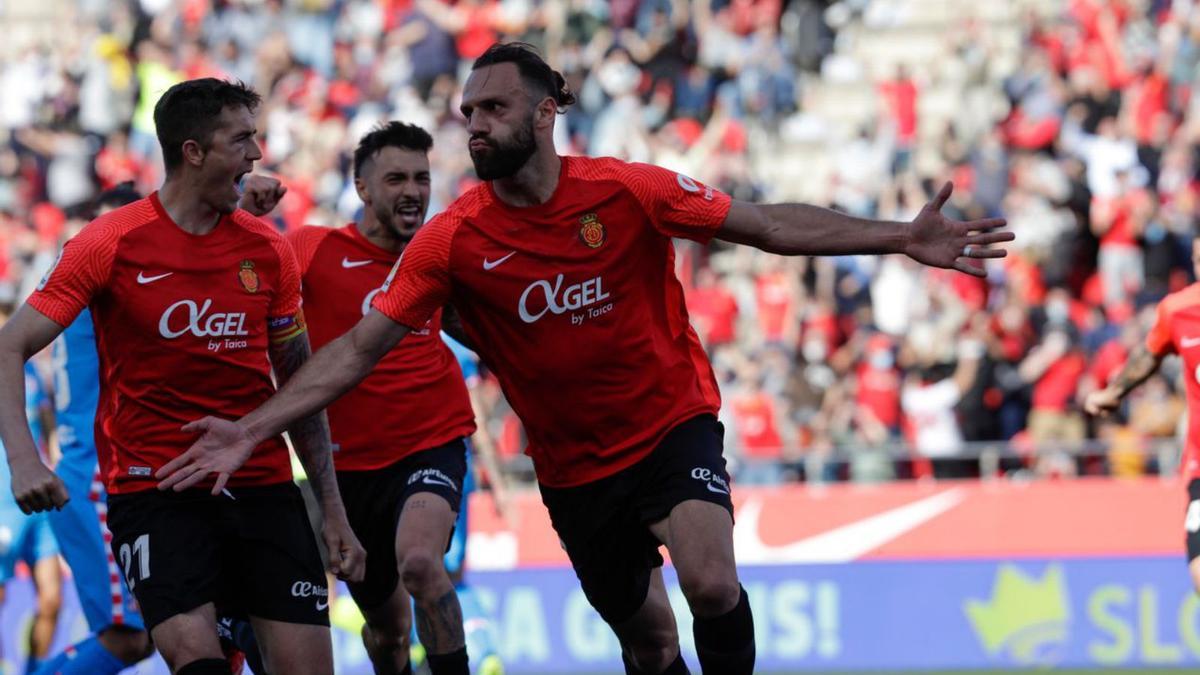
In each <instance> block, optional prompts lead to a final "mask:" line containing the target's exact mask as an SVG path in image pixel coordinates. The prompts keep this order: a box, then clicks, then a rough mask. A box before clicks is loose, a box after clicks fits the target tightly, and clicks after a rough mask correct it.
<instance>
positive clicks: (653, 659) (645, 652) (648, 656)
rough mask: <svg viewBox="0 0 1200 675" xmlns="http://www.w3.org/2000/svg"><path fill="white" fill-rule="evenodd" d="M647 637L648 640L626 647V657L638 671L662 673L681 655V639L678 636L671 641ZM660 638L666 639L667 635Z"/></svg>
mask: <svg viewBox="0 0 1200 675" xmlns="http://www.w3.org/2000/svg"><path fill="white" fill-rule="evenodd" d="M645 637H646V638H647V639H645V640H638V641H637V642H632V643H630V644H627V645H625V651H626V655H627V656H628V658H629V660H630V661H632V662H633V666H634V667H635V668H637V669H638V671H640V672H643V673H661V672H663V671H664V670H666V669H667V666H669V665H671V663H672V662H673V661H674V660H675V655H676V654H678V653H679V637H678V635H676V636H675V639H674V640H671V641H668V640H666V639H653V636H651V635H646V636H645ZM658 637H661V638H666V636H665V635H663V636H658Z"/></svg>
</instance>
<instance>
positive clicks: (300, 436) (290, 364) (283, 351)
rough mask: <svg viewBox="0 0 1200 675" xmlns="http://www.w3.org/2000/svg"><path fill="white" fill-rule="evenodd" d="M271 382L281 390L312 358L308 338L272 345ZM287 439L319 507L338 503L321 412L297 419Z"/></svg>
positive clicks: (325, 427) (293, 339) (325, 424)
mask: <svg viewBox="0 0 1200 675" xmlns="http://www.w3.org/2000/svg"><path fill="white" fill-rule="evenodd" d="M268 353H269V355H270V358H271V367H272V368H273V369H274V370H275V379H276V380H277V381H278V382H279V386H280V387H281V388H282V387H283V386H284V385H285V384H287V382H288V380H290V379H292V375H294V374H295V373H296V371H298V370H300V367H301V366H303V365H304V363H305V362H306V361H308V359H309V357H310V356H312V349H311V347H309V344H308V335H307V334H306V333H301V334H299V335H297V336H296V337H293V338H292V339H290V340H287V341H284V342H279V343H272V344H271V346H270V348H269V351H268ZM287 433H288V437H289V438H291V439H292V445H293V446H294V447H295V448H296V456H297V457H299V458H300V463H301V464H303V465H304V471H305V473H307V474H308V480H309V483H310V484H311V485H312V487H313V492H314V493H315V494H316V496H317V499H318V500H319V501H320V503H321V504H322V506H324V505H325V504H329V503H331V502H336V503H337V504H339V505H340V504H341V496H340V494H339V493H338V489H337V478H336V476H335V475H334V472H333V451H332V447H331V445H332V444H331V441H330V440H329V420H328V418H327V417H326V416H325V411H324V410H318V411H317V412H315V413H313V414H311V415H308V416H307V417H301V418H300V419H298V420H296V421H295V422H292V423H291V424H290V425H288V428H287Z"/></svg>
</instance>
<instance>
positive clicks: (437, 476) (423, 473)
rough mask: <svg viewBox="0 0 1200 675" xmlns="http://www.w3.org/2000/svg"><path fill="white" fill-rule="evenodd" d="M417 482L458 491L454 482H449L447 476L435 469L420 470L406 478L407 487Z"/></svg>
mask: <svg viewBox="0 0 1200 675" xmlns="http://www.w3.org/2000/svg"><path fill="white" fill-rule="evenodd" d="M417 481H420V482H422V483H425V484H426V485H439V486H441V487H448V488H450V489H451V490H458V485H456V484H455V483H454V481H452V480H450V477H449V476H447V475H446V474H444V473H442V472H441V471H438V470H437V469H421V470H420V471H416V472H414V473H413V474H412V475H411V476H409V477H408V484H409V485H412V484H413V483H416V482H417Z"/></svg>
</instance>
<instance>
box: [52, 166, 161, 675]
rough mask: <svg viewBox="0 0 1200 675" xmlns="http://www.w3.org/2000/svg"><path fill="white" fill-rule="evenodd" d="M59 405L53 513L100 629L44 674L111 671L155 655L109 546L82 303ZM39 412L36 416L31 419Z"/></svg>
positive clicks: (70, 336)
mask: <svg viewBox="0 0 1200 675" xmlns="http://www.w3.org/2000/svg"><path fill="white" fill-rule="evenodd" d="M138 199H141V195H139V194H138V193H137V192H136V191H135V190H134V189H133V188H132V187H129V186H120V187H117V188H114V189H112V190H109V191H107V192H105V193H103V194H101V195H100V196H99V197H98V198H97V201H96V204H95V210H96V215H97V216H99V215H101V214H103V213H106V212H108V211H111V210H112V209H115V208H118V207H120V206H124V205H125V204H129V203H131V202H135V201H137V200H138ZM52 350H53V363H54V406H55V411H56V413H57V415H56V417H57V433H58V444H59V447H60V448H61V451H62V458H61V459H59V461H58V465H57V466H56V467H55V472H56V473H57V474H58V476H59V478H61V479H62V481H63V483H64V485H65V486H66V488H67V494H69V495H71V499H70V500H68V501H67V503H66V504H64V505H63V507H62V509H61V510H59V511H51V512H49V513H48V514H45V515H49V519H50V527H51V528H52V529H53V530H54V536H55V537H56V538H57V539H58V544H59V547H60V548H61V549H62V554H63V557H64V558H66V559H67V564H68V565H69V566H70V567H71V572H72V573H73V574H74V578H75V590H76V592H77V593H78V595H79V603H80V605H81V606H82V608H83V614H84V617H85V618H86V619H87V622H88V628H89V629H91V630H92V631H93V634H92V635H91V636H89V637H88V638H87V639H85V640H83V641H82V642H79V643H78V644H75V645H72V646H71V647H68V648H67V649H66V650H65V651H63V652H62V653H61V654H59V655H58V656H56V657H55V658H53V659H51V660H49V661H47V662H46V663H45V664H43V666H42V668H41V670H39V671H38V675H59V674H61V675H84V674H88V675H110V674H115V673H118V672H120V671H121V670H123V669H125V668H127V667H129V666H131V665H133V664H135V663H137V662H138V661H141V660H142V659H144V658H146V657H148V656H150V654H151V653H153V651H154V648H153V646H152V645H151V643H150V636H149V634H147V633H146V628H145V626H144V625H143V623H142V617H141V615H140V614H139V613H138V610H137V605H136V603H135V602H134V599H133V596H132V595H131V594H130V592H129V589H128V588H126V586H125V583H124V582H123V581H122V579H123V575H122V573H121V570H120V568H119V567H118V565H117V561H116V560H115V559H114V557H113V555H112V550H111V547H110V546H109V544H110V540H111V538H112V535H111V534H110V533H109V531H108V526H107V516H108V498H107V494H106V493H105V490H104V485H103V482H102V481H101V480H100V475H99V466H98V464H97V460H96V443H95V439H94V436H93V428H94V423H95V419H96V403H97V401H98V400H99V396H100V362H99V358H98V357H97V356H96V334H95V331H94V329H93V327H92V316H91V313H90V312H89V311H88V310H86V309H85V310H83V312H82V313H81V314H80V315H79V318H77V319H76V320H75V321H74V322H73V323H72V324H71V325H70V326H67V329H66V330H65V331H63V333H62V335H60V336H59V337H58V338H57V339H56V340H55V341H54V345H53V347H52ZM31 419H32V418H31Z"/></svg>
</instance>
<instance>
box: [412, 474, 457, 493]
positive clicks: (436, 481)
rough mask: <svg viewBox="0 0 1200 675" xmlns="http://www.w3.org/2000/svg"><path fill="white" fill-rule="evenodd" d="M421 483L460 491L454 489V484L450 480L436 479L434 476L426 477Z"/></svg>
mask: <svg viewBox="0 0 1200 675" xmlns="http://www.w3.org/2000/svg"><path fill="white" fill-rule="evenodd" d="M421 482H423V483H428V484H429V485H441V486H444V487H448V488H450V489H451V490H457V489H458V488H456V487H454V483H451V482H450V481H448V480H442V479H441V478H434V477H433V476H425V477H424V478H422V479H421Z"/></svg>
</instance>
